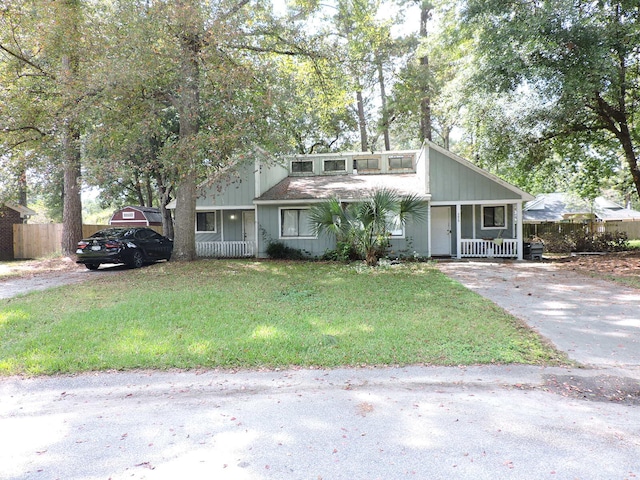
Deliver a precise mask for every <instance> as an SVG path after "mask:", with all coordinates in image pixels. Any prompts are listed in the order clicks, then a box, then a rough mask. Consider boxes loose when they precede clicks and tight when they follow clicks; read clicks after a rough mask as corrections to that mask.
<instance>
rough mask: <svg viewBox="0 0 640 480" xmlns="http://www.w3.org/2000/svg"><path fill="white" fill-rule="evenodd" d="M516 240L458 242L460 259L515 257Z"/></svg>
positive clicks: (466, 240) (464, 240) (463, 240)
mask: <svg viewBox="0 0 640 480" xmlns="http://www.w3.org/2000/svg"><path fill="white" fill-rule="evenodd" d="M518 243H519V242H518V240H515V239H511V238H501V239H496V240H472V239H462V240H461V241H460V256H461V257H488V258H493V257H507V258H509V257H517V256H518Z"/></svg>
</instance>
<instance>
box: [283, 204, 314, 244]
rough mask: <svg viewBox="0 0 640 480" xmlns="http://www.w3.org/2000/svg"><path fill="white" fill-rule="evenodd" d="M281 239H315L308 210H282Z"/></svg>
mask: <svg viewBox="0 0 640 480" xmlns="http://www.w3.org/2000/svg"><path fill="white" fill-rule="evenodd" d="M280 236H281V237H314V234H313V230H312V228H311V223H310V222H309V209H308V208H290V209H282V210H280Z"/></svg>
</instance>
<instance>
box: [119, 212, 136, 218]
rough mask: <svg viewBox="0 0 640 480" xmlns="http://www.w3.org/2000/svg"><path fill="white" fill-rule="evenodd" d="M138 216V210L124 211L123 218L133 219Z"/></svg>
mask: <svg viewBox="0 0 640 480" xmlns="http://www.w3.org/2000/svg"><path fill="white" fill-rule="evenodd" d="M134 218H136V212H122V219H123V220H133V219H134Z"/></svg>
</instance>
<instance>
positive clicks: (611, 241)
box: [542, 229, 629, 253]
mask: <svg viewBox="0 0 640 480" xmlns="http://www.w3.org/2000/svg"><path fill="white" fill-rule="evenodd" d="M542 238H543V241H544V248H545V251H547V252H551V253H566V252H621V251H624V250H627V249H628V248H629V241H628V237H627V233H626V232H596V233H594V234H591V233H590V232H588V231H587V230H586V229H585V230H575V231H573V232H569V233H566V234H564V235H563V234H559V233H558V234H545V235H543V236H542Z"/></svg>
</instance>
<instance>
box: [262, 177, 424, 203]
mask: <svg viewBox="0 0 640 480" xmlns="http://www.w3.org/2000/svg"><path fill="white" fill-rule="evenodd" d="M380 188H389V189H393V190H395V191H397V192H398V193H399V194H400V195H418V196H421V197H424V199H425V200H428V199H429V198H430V195H429V194H427V193H425V184H424V180H421V179H420V178H419V177H418V175H417V174H415V173H406V174H389V175H385V174H380V175H314V176H300V177H298V176H294V177H286V178H285V179H284V180H282V181H280V182H279V183H278V184H276V185H275V186H273V187H272V188H270V189H269V190H267V191H266V192H264V193H263V194H262V195H261V196H260V197H258V198H257V199H256V203H261V202H265V203H268V202H272V201H296V200H305V201H307V200H326V199H329V198H334V197H337V198H339V199H340V200H346V201H349V200H362V199H363V198H366V197H367V196H369V195H370V194H371V193H372V192H374V191H375V190H377V189H380Z"/></svg>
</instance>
